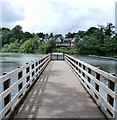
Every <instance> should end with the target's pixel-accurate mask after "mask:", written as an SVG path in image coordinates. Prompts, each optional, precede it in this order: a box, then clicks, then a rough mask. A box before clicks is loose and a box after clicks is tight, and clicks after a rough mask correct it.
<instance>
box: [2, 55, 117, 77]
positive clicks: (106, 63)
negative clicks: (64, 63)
mask: <svg viewBox="0 0 117 120" xmlns="http://www.w3.org/2000/svg"><path fill="white" fill-rule="evenodd" d="M42 56H44V55H40V54H23V53H0V76H2V75H3V72H10V71H12V70H14V69H16V68H17V67H19V66H22V65H25V63H27V62H30V61H32V60H34V59H36V58H41V57H42ZM73 57H75V58H77V59H79V60H82V61H84V62H87V63H89V64H91V65H94V66H96V67H100V69H102V70H104V71H106V72H109V73H115V74H116V76H117V60H116V59H113V58H100V57H93V56H92V57H91V56H78V55H73Z"/></svg>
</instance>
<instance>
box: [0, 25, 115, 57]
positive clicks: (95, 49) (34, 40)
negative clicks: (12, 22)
mask: <svg viewBox="0 0 117 120" xmlns="http://www.w3.org/2000/svg"><path fill="white" fill-rule="evenodd" d="M113 28H114V26H113V24H112V23H107V25H106V26H103V25H99V28H96V27H90V28H89V29H88V30H87V31H78V32H77V33H71V32H68V33H67V34H66V35H65V38H74V39H75V41H74V42H73V44H74V45H73V46H70V47H69V46H68V47H59V48H58V47H57V48H56V39H57V38H58V37H59V38H60V39H62V40H63V39H64V37H63V36H62V34H56V35H53V33H51V34H50V35H48V34H44V33H41V32H39V33H36V34H35V33H33V34H31V33H29V32H23V30H22V27H21V26H19V25H16V26H15V27H14V28H13V29H12V30H10V29H9V28H5V27H3V28H1V29H0V45H1V46H0V48H1V50H2V51H4V52H24V53H44V54H45V53H51V52H64V53H67V54H86V55H89V54H92V55H103V56H117V35H114V34H113V33H114V32H113ZM44 38H49V40H48V41H46V42H44Z"/></svg>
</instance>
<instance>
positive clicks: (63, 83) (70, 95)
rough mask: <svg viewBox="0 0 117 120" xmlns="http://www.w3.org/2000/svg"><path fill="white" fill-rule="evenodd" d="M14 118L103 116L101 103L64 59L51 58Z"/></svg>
mask: <svg viewBox="0 0 117 120" xmlns="http://www.w3.org/2000/svg"><path fill="white" fill-rule="evenodd" d="M13 115H14V116H13V117H14V118H99V119H100V118H103V119H106V118H105V116H104V114H103V113H102V112H101V110H100V109H99V107H98V106H97V105H96V103H95V102H94V101H93V99H92V98H91V97H90V95H89V94H88V93H87V91H86V90H85V88H84V87H83V86H82V84H81V83H80V81H79V80H78V78H77V76H76V75H75V74H74V72H73V71H72V69H71V68H70V66H69V65H68V63H67V62H65V61H57V60H55V61H50V63H49V64H48V66H47V67H46V68H45V70H44V72H43V73H42V74H41V76H40V77H39V78H38V80H37V81H36V82H35V84H34V86H33V87H32V88H31V90H30V92H29V93H28V94H27V96H26V99H24V100H23V101H22V102H21V103H20V106H18V109H17V110H15V113H14V114H13Z"/></svg>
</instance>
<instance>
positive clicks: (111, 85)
mask: <svg viewBox="0 0 117 120" xmlns="http://www.w3.org/2000/svg"><path fill="white" fill-rule="evenodd" d="M65 60H66V61H67V62H68V64H69V65H70V66H71V67H72V69H73V70H74V71H75V73H76V75H77V77H78V78H79V80H80V82H81V83H82V84H83V86H84V87H85V89H86V90H87V91H88V92H89V94H90V95H91V96H92V98H93V99H94V100H95V102H96V103H97V105H98V106H99V107H100V108H101V110H102V111H103V112H104V114H105V115H106V116H107V118H115V119H117V77H116V76H113V75H112V74H109V73H107V72H105V71H103V70H100V69H99V68H97V67H94V66H92V65H90V64H87V63H85V62H83V61H80V60H77V59H75V58H73V57H71V56H69V55H67V54H65ZM104 82H105V83H104ZM97 114H98V113H97Z"/></svg>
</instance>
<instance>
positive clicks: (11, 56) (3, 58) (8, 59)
mask: <svg viewBox="0 0 117 120" xmlns="http://www.w3.org/2000/svg"><path fill="white" fill-rule="evenodd" d="M42 56H44V55H37V54H21V53H0V76H1V75H3V72H10V71H12V70H15V69H16V68H17V67H18V66H22V65H25V63H27V62H30V61H32V60H34V59H36V58H40V57H42Z"/></svg>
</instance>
